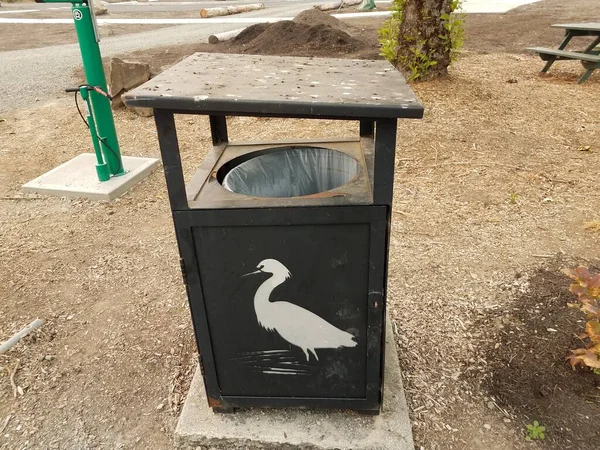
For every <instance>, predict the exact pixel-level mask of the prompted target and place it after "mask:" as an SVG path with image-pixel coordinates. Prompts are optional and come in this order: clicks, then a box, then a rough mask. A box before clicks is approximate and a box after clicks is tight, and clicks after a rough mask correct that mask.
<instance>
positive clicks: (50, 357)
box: [44, 355, 54, 361]
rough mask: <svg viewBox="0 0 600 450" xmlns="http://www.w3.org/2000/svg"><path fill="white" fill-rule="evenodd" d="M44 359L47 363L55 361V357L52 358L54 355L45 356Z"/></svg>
mask: <svg viewBox="0 0 600 450" xmlns="http://www.w3.org/2000/svg"><path fill="white" fill-rule="evenodd" d="M44 359H45V360H46V361H52V360H53V359H54V356H52V355H46V356H44Z"/></svg>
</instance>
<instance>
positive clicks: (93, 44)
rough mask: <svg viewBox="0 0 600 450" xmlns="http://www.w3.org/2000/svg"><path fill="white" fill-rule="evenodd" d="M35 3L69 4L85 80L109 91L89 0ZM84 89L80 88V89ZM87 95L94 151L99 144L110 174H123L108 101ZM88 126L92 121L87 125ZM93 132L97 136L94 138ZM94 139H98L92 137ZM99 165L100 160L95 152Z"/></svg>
mask: <svg viewBox="0 0 600 450" xmlns="http://www.w3.org/2000/svg"><path fill="white" fill-rule="evenodd" d="M35 1H36V3H71V4H72V6H71V14H72V15H73V22H74V24H75V32H76V33H77V40H78V42H79V50H80V51H81V60H82V62H83V72H84V73H85V79H86V83H87V84H88V85H89V86H94V87H97V88H100V90H102V91H104V92H108V88H107V86H106V76H105V74H104V67H103V66H102V55H101V54H100V47H99V45H98V42H99V41H100V39H99V38H98V35H97V33H96V28H95V22H94V18H93V9H92V8H93V7H92V0H35ZM81 92H83V91H81ZM88 95H89V98H88V99H87V101H88V104H89V105H90V116H92V117H93V122H95V129H90V134H91V135H92V142H93V144H94V150H95V151H96V152H97V151H98V149H97V147H98V146H99V148H100V151H101V152H102V156H103V161H104V162H105V164H106V165H107V166H108V172H109V175H112V176H118V175H123V174H124V173H125V170H124V168H123V160H122V158H121V151H120V149H119V141H118V139H117V131H116V129H115V121H114V119H113V115H112V110H111V106H110V100H109V99H108V98H106V97H104V96H103V95H101V94H100V93H98V92H96V91H94V90H91V91H88ZM90 125H91V124H90ZM94 134H96V137H94ZM95 138H96V139H97V142H96V140H95ZM96 158H97V159H98V165H100V159H99V158H98V154H97V153H96ZM98 165H97V166H96V170H97V172H98V179H99V180H100V181H106V179H103V178H105V170H106V169H101V170H99V169H98Z"/></svg>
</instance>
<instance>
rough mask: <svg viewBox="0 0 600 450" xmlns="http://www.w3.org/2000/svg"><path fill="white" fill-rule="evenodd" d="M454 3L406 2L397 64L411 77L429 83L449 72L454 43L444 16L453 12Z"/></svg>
mask: <svg viewBox="0 0 600 450" xmlns="http://www.w3.org/2000/svg"><path fill="white" fill-rule="evenodd" d="M451 2H452V1H451V0H406V2H405V4H404V20H403V21H402V22H401V23H400V26H399V28H398V47H397V48H398V51H397V53H396V65H397V66H398V67H400V68H401V69H403V70H404V71H406V72H407V73H408V75H409V77H410V78H412V79H416V78H418V79H419V80H425V79H431V78H435V77H438V76H441V75H445V74H447V73H448V66H449V65H450V57H451V53H452V40H451V37H450V32H449V31H448V30H447V29H446V28H445V27H444V24H445V22H446V21H445V20H443V17H449V15H450V14H451V13H452V7H451ZM423 69H424V70H423Z"/></svg>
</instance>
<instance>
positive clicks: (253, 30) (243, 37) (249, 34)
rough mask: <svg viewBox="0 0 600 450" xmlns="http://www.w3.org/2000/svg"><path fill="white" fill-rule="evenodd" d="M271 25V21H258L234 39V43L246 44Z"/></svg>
mask: <svg viewBox="0 0 600 450" xmlns="http://www.w3.org/2000/svg"><path fill="white" fill-rule="evenodd" d="M270 25H271V24H270V23H257V24H256V25H252V26H249V27H248V28H245V29H244V31H242V32H241V33H240V34H238V35H237V36H236V37H235V38H234V39H233V43H235V44H241V45H246V44H248V43H249V42H250V41H252V39H254V38H255V37H257V36H258V35H259V34H261V33H262V32H263V31H265V30H266V29H267V28H269V26H270Z"/></svg>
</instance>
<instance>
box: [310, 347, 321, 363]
mask: <svg viewBox="0 0 600 450" xmlns="http://www.w3.org/2000/svg"><path fill="white" fill-rule="evenodd" d="M309 350H310V352H311V353H312V354H313V355H315V358H317V361H318V360H319V357H318V356H317V352H316V350H315V349H314V348H309Z"/></svg>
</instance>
